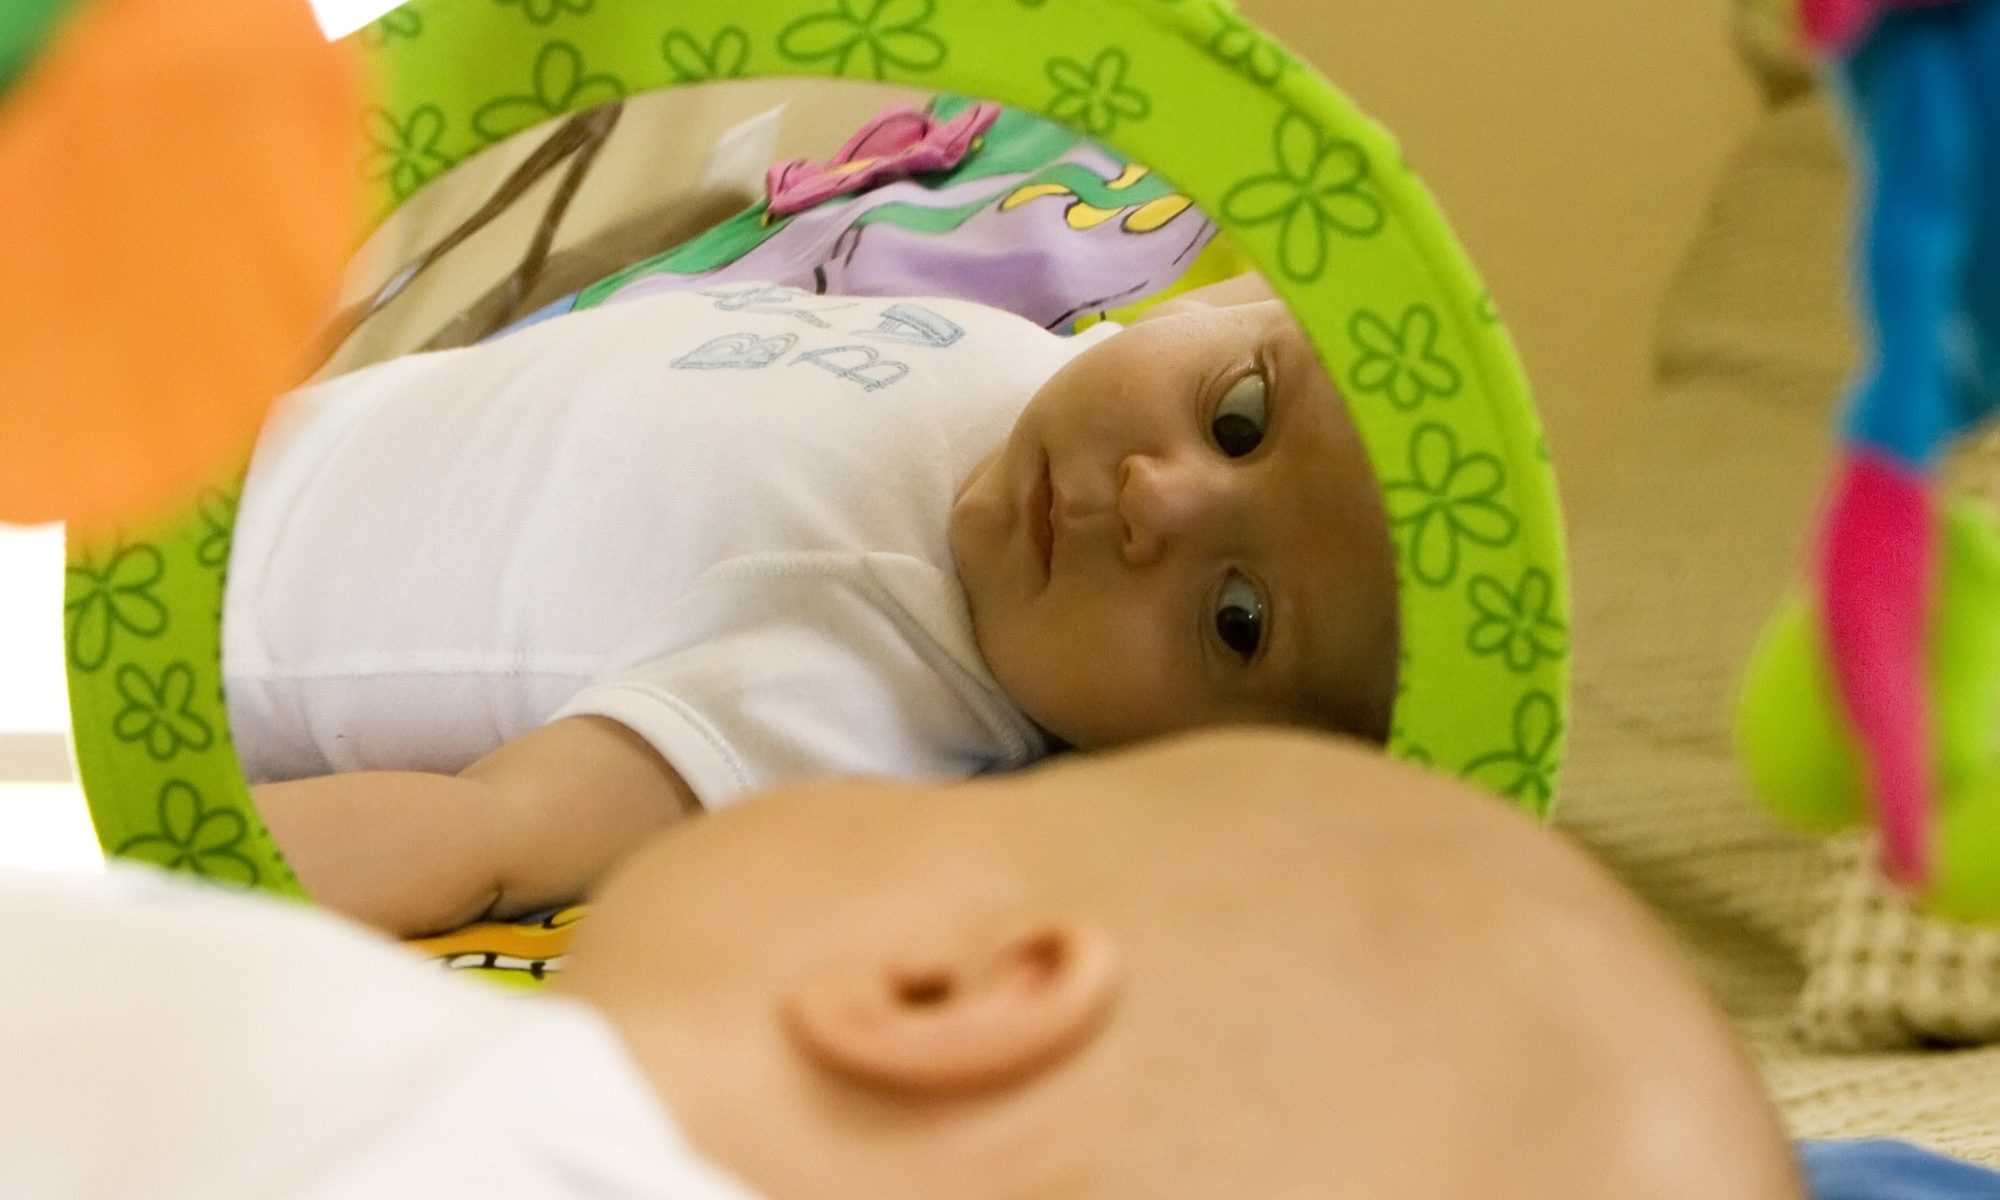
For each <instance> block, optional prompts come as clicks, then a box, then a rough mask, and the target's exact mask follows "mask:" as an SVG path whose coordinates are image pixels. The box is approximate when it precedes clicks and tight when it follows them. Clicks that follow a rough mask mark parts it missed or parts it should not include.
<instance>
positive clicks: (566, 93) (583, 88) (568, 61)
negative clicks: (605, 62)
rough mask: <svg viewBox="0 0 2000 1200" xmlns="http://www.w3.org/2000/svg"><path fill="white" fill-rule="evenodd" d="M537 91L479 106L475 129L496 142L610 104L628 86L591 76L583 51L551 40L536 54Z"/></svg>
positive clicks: (502, 98)
mask: <svg viewBox="0 0 2000 1200" xmlns="http://www.w3.org/2000/svg"><path fill="white" fill-rule="evenodd" d="M533 87H534V90H533V91H531V92H526V93H517V94H515V95H511V96H502V97H500V98H499V99H497V100H489V101H487V102H486V103H485V104H482V105H480V106H479V110H478V111H477V112H475V113H473V114H472V128H473V129H474V130H476V131H477V132H478V134H479V136H480V137H483V138H485V139H486V140H487V141H489V142H497V141H499V140H500V139H502V138H505V137H511V136H512V135H514V134H517V133H519V132H521V131H522V130H523V129H526V128H528V127H529V126H531V125H537V124H540V123H541V122H543V121H546V120H548V119H550V118H551V117H559V116H561V115H562V114H564V113H566V112H573V111H575V110H577V109H581V108H589V107H591V106H593V105H597V104H608V103H610V102H611V101H613V100H617V99H619V98H621V97H623V96H624V95H625V85H624V84H622V83H620V82H618V80H616V79H614V78H613V77H611V76H609V75H592V74H590V73H589V72H588V71H587V70H586V69H585V68H584V65H583V54H582V53H581V52H580V51H578V50H577V48H576V47H575V46H572V45H570V44H569V43H568V42H550V43H549V44H548V45H546V46H543V47H542V52H541V53H540V54H538V55H536V56H535V73H534V85H533Z"/></svg>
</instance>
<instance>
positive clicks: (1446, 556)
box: [1382, 423, 1518, 587]
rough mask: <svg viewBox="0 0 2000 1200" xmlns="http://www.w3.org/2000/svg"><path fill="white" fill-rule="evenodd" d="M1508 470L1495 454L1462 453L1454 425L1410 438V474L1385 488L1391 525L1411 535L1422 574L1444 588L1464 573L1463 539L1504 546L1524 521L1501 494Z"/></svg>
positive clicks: (1411, 553)
mask: <svg viewBox="0 0 2000 1200" xmlns="http://www.w3.org/2000/svg"><path fill="white" fill-rule="evenodd" d="M1506 482H1507V478H1506V472H1505V471H1504V470H1502V469H1501V466H1500V460H1499V459H1497V458H1495V457H1494V456H1492V455H1491V454H1479V453H1474V454H1467V455H1464V456H1461V455H1460V454H1459V452H1458V435H1457V434H1456V433H1454V432H1452V430H1451V428H1450V427H1449V426H1445V425H1438V424H1435V423H1432V424H1426V425H1421V426H1419V427H1418V428H1417V432H1416V436H1414V437H1412V438H1411V439H1410V474H1409V477H1408V478H1405V479H1398V480H1393V481H1391V482H1389V483H1386V484H1384V485H1383V487H1382V503H1383V507H1384V508H1385V509H1386V510H1387V511H1388V515H1389V524H1390V526H1391V527H1392V528H1394V529H1395V530H1397V531H1398V532H1399V533H1402V534H1404V535H1405V538H1406V543H1407V557H1408V561H1409V566H1410V569H1411V570H1412V571H1413V572H1414V573H1415V574H1416V577H1417V579H1418V580H1419V581H1420V582H1422V583H1426V584H1429V585H1430V586H1432V587H1443V586H1444V585H1446V584H1448V583H1450V582H1451V581H1452V580H1453V579H1454V578H1455V577H1456V576H1457V575H1458V563H1459V553H1460V543H1462V542H1473V543H1475V544H1477V545H1481V546H1501V545H1505V544H1506V543H1508V542H1510V541H1512V540H1513V539H1514V535H1515V532H1516V531H1517V529H1518V522H1517V521H1516V520H1515V518H1514V514H1513V513H1511V512H1508V511H1507V509H1506V507H1505V506H1504V505H1502V504H1501V503H1500V501H1499V500H1498V499H1496V497H1497V496H1499V495H1500V493H1501V491H1502V489H1503V488H1504V487H1505V486H1506Z"/></svg>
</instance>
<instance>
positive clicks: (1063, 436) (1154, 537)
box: [950, 300, 1396, 748]
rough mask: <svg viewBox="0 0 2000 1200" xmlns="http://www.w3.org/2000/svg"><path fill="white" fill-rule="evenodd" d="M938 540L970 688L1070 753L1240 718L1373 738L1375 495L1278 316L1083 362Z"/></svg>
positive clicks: (1006, 447)
mask: <svg viewBox="0 0 2000 1200" xmlns="http://www.w3.org/2000/svg"><path fill="white" fill-rule="evenodd" d="M950 532H951V549H952V553H953V556H954V558H955V559H956V562H957V567H958V574H959V578H960V580H961V582H962V583H963V584H964V586H965V589H966V595H967V598H968V601H969V603H970V606H971V610H972V620H973V629H974V633H975V635H976V637H977V639H978V642H979V647H980V651H981V653H982V654H983V655H984V657H985V659H986V663H987V665H988V667H989V668H990V669H991V670H992V672H993V675H994V678H995V679H996V680H997V681H998V682H999V684H1000V686H1001V687H1002V688H1003V689H1004V690H1005V691H1006V693H1007V694H1008V696H1009V697H1011V698H1012V699H1013V701H1014V703H1016V704H1018V705H1019V706H1020V707H1021V709H1022V710H1023V711H1024V712H1026V713H1027V715H1028V716H1029V717H1030V718H1031V719H1032V720H1034V721H1035V722H1036V723H1037V724H1039V725H1040V726H1041V727H1042V728H1044V729H1046V730H1047V731H1048V732H1049V733H1050V734H1052V735H1054V736H1055V737H1057V738H1060V739H1061V740H1063V741H1065V742H1068V743H1069V744H1071V745H1073V746H1077V747H1080V748H1094V747H1100V746H1106V745H1114V744H1121V743H1125V742H1130V741H1135V740H1139V739H1142V738H1146V737H1151V736H1154V735H1157V734H1161V733H1165V732H1169V731H1172V730H1177V729H1187V728H1192V727H1195V726H1202V725H1215V724H1225V723H1233V722H1240V721H1261V722H1279V723H1287V724H1308V725H1313V726H1317V727H1320V728H1334V729H1340V730H1343V731H1346V732H1353V733H1362V734H1366V735H1373V736H1380V735H1381V733H1382V732H1383V728H1384V726H1385V725H1386V721H1387V710H1388V706H1389V703H1390V697H1391V695H1392V694H1393V691H1394V686H1395V680H1394V675H1395V661H1396V594H1395V573H1394V566H1393V559H1392V555H1391V550H1390V546H1389V540H1388V534H1387V528H1386V522H1385V521H1384V518H1383V515H1382V507H1381V500H1380V492H1379V489H1378V488H1377V486H1376V484H1375V480H1374V475H1373V473H1372V472H1371V471H1370V469H1369V466H1368V463H1367V460H1366V458H1365V457H1364V455H1363V452H1362V449H1361V445H1360V441H1359V439H1358V437H1357V436H1356V434H1355V431H1354V427H1353V425H1352V423H1351V422H1350V421H1349V419H1348V417H1347V412H1346V408H1345V406H1344V404H1343V403H1342V401H1341V399H1340V396H1339V394H1338V393H1337V392H1336V391H1335V390H1334V387H1333V385H1332V383H1331V382H1330V381H1329V380H1328V379H1327V377H1326V373H1325V371H1324V370H1323V369H1322V368H1321V366H1320V364H1319V360H1318V358H1317V357H1316V356H1315V355H1314V353H1313V349H1312V345H1311V343H1310V342H1309V341H1308V340H1307V339H1306V337H1305V336H1304V334H1303V332H1302V331H1301V330H1300V329H1299V327H1298V325H1297V324H1296V323H1295V322H1294V321H1293V320H1292V318H1291V314H1290V313H1289V312H1288V311H1287V310H1286V309H1285V307H1284V305H1283V304H1282V302H1279V301H1275V300H1273V301H1267V302H1264V303H1259V304H1246V305H1240V306H1237V307H1232V308H1205V307H1197V308H1194V309H1191V310H1189V311H1184V312H1181V313H1177V314H1175V315H1171V316H1161V317H1159V318H1157V319H1155V320H1149V321H1143V322H1140V323H1138V324H1135V325H1133V326H1132V327H1131V328H1129V329H1126V330H1123V331H1121V332H1119V333H1117V334H1115V335H1113V336H1112V337H1110V338H1108V339H1106V340H1105V341H1103V342H1100V343H1099V344H1097V345H1096V346H1093V347H1092V348H1090V349H1089V350H1086V351H1085V352H1084V353H1083V354H1081V355H1079V356H1078V357H1077V358H1075V359H1074V360H1072V361H1071V362H1070V364H1069V365H1068V366H1066V367H1065V368H1064V369H1063V370H1062V371H1060V372H1058V373H1057V374H1056V375H1055V376H1054V377H1053V378H1052V379H1050V380H1049V381H1048V383H1046V384H1045V385H1043V387H1042V389H1041V390H1040V391H1039V392H1037V393H1036V394H1035V397H1034V399H1033V400H1031V401H1030V402H1029V404H1028V407H1027V409H1026V410H1025V411H1023V412H1022V414H1021V417H1020V420H1018V421H1017V422H1016V423H1015V425H1014V428H1013V430H1012V432H1011V433H1010V434H1009V435H1008V438H1007V441H1006V442H1005V443H1004V444H1003V445H1002V446H1001V447H1000V448H999V449H998V450H996V451H995V452H994V453H993V454H992V455H991V456H989V457H988V458H987V459H986V460H984V461H983V462H981V463H980V464H979V465H978V466H977V467H975V468H974V469H973V472H972V475H971V477H970V478H969V479H968V480H967V481H966V483H965V484H964V486H963V487H962V488H961V489H960V492H959V496H958V500H957V502H956V503H955V504H954V505H953V507H952V513H951V526H950Z"/></svg>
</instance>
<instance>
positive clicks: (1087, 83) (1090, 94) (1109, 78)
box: [1045, 47, 1153, 137]
mask: <svg viewBox="0 0 2000 1200" xmlns="http://www.w3.org/2000/svg"><path fill="white" fill-rule="evenodd" d="M1131 64H1132V60H1131V59H1129V58H1128V57H1126V55H1125V52H1124V51H1123V50H1119V49H1117V48H1115V47H1113V48H1110V49H1107V50H1105V51H1104V52H1102V53H1101V54H1099V55H1098V56H1097V59H1096V61H1094V62H1092V63H1090V64H1089V65H1088V66H1086V65H1085V64H1083V63H1080V62H1078V61H1076V60H1075V59H1073V58H1055V59H1050V60H1049V65H1048V67H1047V68H1046V71H1045V73H1046V74H1047V75H1048V77H1049V82H1050V83H1053V84H1055V85H1056V95H1055V99H1053V100H1051V101H1049V115H1050V116H1052V117H1054V118H1055V119H1056V120H1058V121H1064V122H1067V123H1068V124H1070V125H1073V126H1075V127H1077V128H1078V129H1081V130H1083V131H1084V132H1085V133H1088V134H1090V135H1091V136H1092V137H1105V136H1107V135H1109V134H1110V133H1111V131H1112V130H1114V129H1116V128H1118V123H1119V122H1120V121H1121V120H1127V119H1130V120H1134V121H1137V120H1143V119H1144V118H1145V117H1146V115H1147V114H1148V113H1151V112H1152V111H1153V102H1152V101H1151V100H1149V99H1147V98H1146V94H1145V93H1144V92H1141V91H1139V90H1138V89H1137V88H1133V87H1128V86H1126V83H1125V73H1126V71H1127V70H1129V69H1130V67H1131Z"/></svg>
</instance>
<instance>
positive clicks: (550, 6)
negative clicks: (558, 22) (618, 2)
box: [499, 0, 597, 25]
mask: <svg viewBox="0 0 2000 1200" xmlns="http://www.w3.org/2000/svg"><path fill="white" fill-rule="evenodd" d="M499 3H500V4H502V5H519V6H520V8H521V12H522V14H523V15H524V16H526V17H527V18H528V20H529V21H531V22H533V23H534V24H536V25H547V24H549V23H551V22H553V21H554V20H555V19H556V18H557V17H559V16H561V15H562V14H564V13H566V12H567V13H574V14H576V15H577V16H582V15H584V14H585V13H587V12H589V11H590V10H591V9H593V8H595V7H597V0H499Z"/></svg>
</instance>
